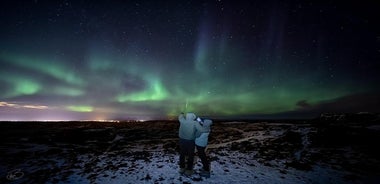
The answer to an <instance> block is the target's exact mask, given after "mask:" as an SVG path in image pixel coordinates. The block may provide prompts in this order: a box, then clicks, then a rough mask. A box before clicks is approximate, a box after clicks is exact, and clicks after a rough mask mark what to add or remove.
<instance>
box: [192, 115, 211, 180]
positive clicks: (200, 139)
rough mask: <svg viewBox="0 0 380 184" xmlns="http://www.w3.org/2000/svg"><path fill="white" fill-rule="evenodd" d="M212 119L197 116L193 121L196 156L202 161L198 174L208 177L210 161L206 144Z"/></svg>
mask: <svg viewBox="0 0 380 184" xmlns="http://www.w3.org/2000/svg"><path fill="white" fill-rule="evenodd" d="M211 125H212V120H209V119H205V120H203V121H202V119H200V118H199V117H198V118H197V123H195V129H196V131H195V132H196V133H195V146H196V147H197V151H198V156H199V158H200V159H201V161H202V165H203V169H202V170H201V173H200V175H201V176H204V177H207V178H209V177H210V161H209V159H208V157H207V156H206V151H205V150H206V146H207V144H208V136H209V135H210V131H211V129H210V126H211Z"/></svg>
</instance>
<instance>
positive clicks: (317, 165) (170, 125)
mask: <svg viewBox="0 0 380 184" xmlns="http://www.w3.org/2000/svg"><path fill="white" fill-rule="evenodd" d="M178 127H179V123H178V121H146V122H139V121H132V122H127V121H126V122H91V121H88V122H1V123H0V132H1V135H2V139H1V143H0V173H1V179H0V183H230V182H240V183H296V182H303V183H379V182H380V151H378V143H379V141H380V120H379V114H370V113H360V114H322V115H321V117H319V118H316V119H312V120H271V121H264V120H262V121H261V120H255V121H227V120H226V121H222V120H220V121H215V122H214V124H213V126H212V132H211V134H210V144H209V146H208V154H209V156H210V158H211V160H212V162H211V167H212V173H211V178H202V177H196V175H195V176H194V177H192V178H187V177H184V176H181V175H179V174H178V164H177V162H178V135H177V134H178ZM200 167H201V164H200V161H199V159H198V163H197V164H196V166H195V169H196V170H197V169H199V168H200Z"/></svg>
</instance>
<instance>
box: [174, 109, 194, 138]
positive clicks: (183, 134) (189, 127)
mask: <svg viewBox="0 0 380 184" xmlns="http://www.w3.org/2000/svg"><path fill="white" fill-rule="evenodd" d="M195 118H196V116H195V114H194V113H187V114H186V118H185V117H184V116H183V114H181V115H179V116H178V120H179V123H180V125H179V132H178V135H179V138H181V139H187V140H194V139H195V127H194V124H195V123H198V122H197V121H195Z"/></svg>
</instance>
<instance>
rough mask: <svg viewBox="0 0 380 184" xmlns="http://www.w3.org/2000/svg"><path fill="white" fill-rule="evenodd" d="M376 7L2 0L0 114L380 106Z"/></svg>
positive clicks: (108, 115)
mask: <svg viewBox="0 0 380 184" xmlns="http://www.w3.org/2000/svg"><path fill="white" fill-rule="evenodd" d="M379 7H380V6H379V4H378V3H368V2H367V3H363V2H356V3H347V2H338V1H337V2H334V1H329V2H319V1H315V2H313V1H291V2H286V1H224V0H216V1H153V0H152V1H128V2H122V1H103V2H100V1H37V0H34V1H1V3H0V65H1V67H0V77H1V78H0V120H101V119H123V120H124V119H144V120H147V119H157V118H170V117H175V116H177V114H179V113H180V112H189V111H193V112H195V113H196V114H197V115H200V116H210V117H235V118H236V117H252V118H254V117H273V118H274V117H290V118H297V117H312V116H314V115H317V114H318V113H321V112H360V111H371V112H379V109H380V107H379V105H380V100H379V99H380V98H379V95H378V94H379V85H378V84H379V83H380V80H379V79H380V74H379V73H380V72H379V71H380V70H379V69H380V64H379V61H380V57H379V55H380V32H379V26H378V25H379V20H378V19H377V18H378V14H379V13H377V11H378V10H379Z"/></svg>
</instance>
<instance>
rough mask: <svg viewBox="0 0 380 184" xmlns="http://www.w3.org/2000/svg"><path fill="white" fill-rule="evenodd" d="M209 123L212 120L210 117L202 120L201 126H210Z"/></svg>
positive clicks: (210, 123)
mask: <svg viewBox="0 0 380 184" xmlns="http://www.w3.org/2000/svg"><path fill="white" fill-rule="evenodd" d="M211 125H212V120H210V119H205V120H203V126H205V127H210V126H211Z"/></svg>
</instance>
